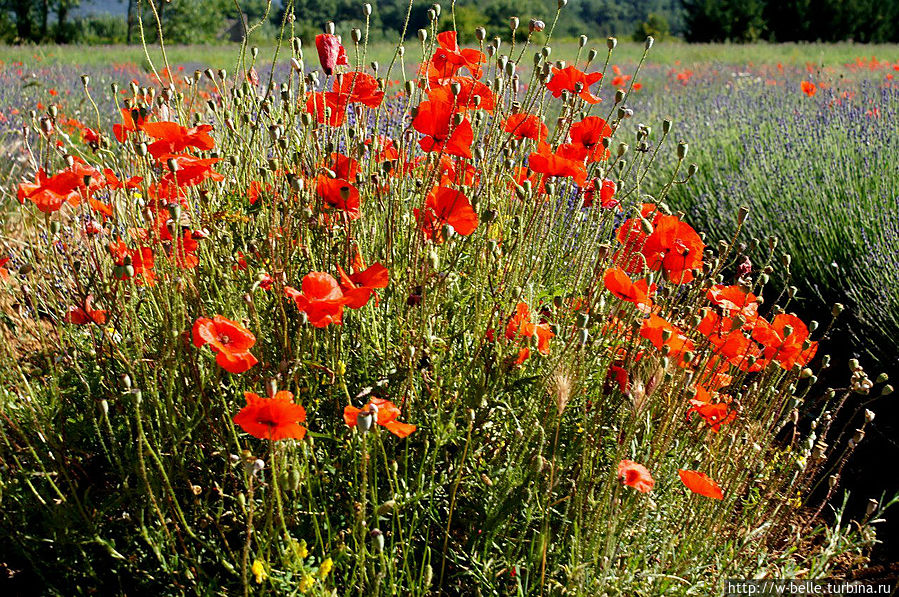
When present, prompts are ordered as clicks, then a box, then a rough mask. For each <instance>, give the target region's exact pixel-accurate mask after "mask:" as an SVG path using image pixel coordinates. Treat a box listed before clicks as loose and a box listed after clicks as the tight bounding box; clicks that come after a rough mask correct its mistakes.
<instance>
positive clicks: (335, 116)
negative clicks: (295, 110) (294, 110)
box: [306, 91, 349, 127]
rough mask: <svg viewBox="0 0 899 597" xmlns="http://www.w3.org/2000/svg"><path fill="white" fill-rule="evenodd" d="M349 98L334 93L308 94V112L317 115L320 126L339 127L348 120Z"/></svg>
mask: <svg viewBox="0 0 899 597" xmlns="http://www.w3.org/2000/svg"><path fill="white" fill-rule="evenodd" d="M348 105H349V97H347V96H345V95H340V94H339V93H334V92H332V91H327V92H321V91H316V92H313V93H307V94H306V112H308V113H309V114H315V120H316V122H318V123H319V124H327V125H328V126H333V127H338V126H340V125H342V124H343V121H344V120H345V119H346V109H347V106H348Z"/></svg>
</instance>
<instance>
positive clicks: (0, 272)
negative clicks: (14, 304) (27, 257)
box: [0, 257, 9, 280]
mask: <svg viewBox="0 0 899 597" xmlns="http://www.w3.org/2000/svg"><path fill="white" fill-rule="evenodd" d="M7 263H9V257H0V280H9V270H8V269H6V268H5V267H3V266H5V265H6V264H7Z"/></svg>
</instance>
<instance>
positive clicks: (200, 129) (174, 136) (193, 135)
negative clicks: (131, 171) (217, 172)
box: [141, 122, 215, 160]
mask: <svg viewBox="0 0 899 597" xmlns="http://www.w3.org/2000/svg"><path fill="white" fill-rule="evenodd" d="M141 129H142V130H143V131H144V132H145V133H147V134H148V135H149V136H151V137H153V138H154V139H158V141H154V142H153V143H151V144H150V147H149V148H148V149H149V150H150V155H152V156H153V157H154V158H156V159H157V160H158V159H160V157H162V156H164V155H166V154H170V153H172V154H174V153H181V152H182V151H184V150H185V149H187V148H188V147H194V148H196V149H199V150H201V151H208V150H210V149H212V148H213V147H215V141H213V140H212V137H210V136H209V131H211V130H212V125H210V124H201V125H200V126H196V127H194V128H186V127H183V126H181V125H180V124H178V123H177V122H147V123H145V124H144V125H143V126H142V127H141Z"/></svg>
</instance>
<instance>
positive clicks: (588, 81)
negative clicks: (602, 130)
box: [546, 66, 602, 104]
mask: <svg viewBox="0 0 899 597" xmlns="http://www.w3.org/2000/svg"><path fill="white" fill-rule="evenodd" d="M552 73H553V75H552V79H550V80H549V83H547V84H546V88H547V89H548V90H549V91H551V92H552V94H553V97H559V96H561V95H562V92H563V91H570V92H571V93H574V94H575V95H577V96H578V97H580V98H581V99H582V100H584V101H585V102H587V103H588V104H598V103H599V102H601V101H602V99H600V98H598V97H596V96H595V95H593V94H592V93H590V86H591V85H593V84H594V83H596V82H598V81H599V80H600V79H602V73H591V74H586V73H585V72H584V71H581V70H578V69H577V68H575V67H574V66H566V67H565V68H556V67H555V66H554V67H553V68H552Z"/></svg>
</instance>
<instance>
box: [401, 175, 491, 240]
mask: <svg viewBox="0 0 899 597" xmlns="http://www.w3.org/2000/svg"><path fill="white" fill-rule="evenodd" d="M413 213H414V214H415V219H416V221H418V225H419V226H420V227H421V230H422V232H424V235H425V238H427V239H428V240H432V241H434V242H435V243H438V244H439V243H441V242H443V227H444V226H445V225H447V224H449V225H450V226H452V227H453V230H455V231H456V233H458V234H461V235H462V236H468V235H469V234H471V233H472V232H474V231H475V229H476V228H477V227H478V214H477V213H475V211H474V208H472V207H471V202H470V201H469V200H468V197H466V196H465V195H463V194H462V192H461V191H457V190H456V189H451V188H449V187H434V188H433V189H432V190H431V192H430V193H428V198H427V201H426V202H425V209H424V210H423V211H422V210H419V209H418V208H415V209H414V210H413Z"/></svg>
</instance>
